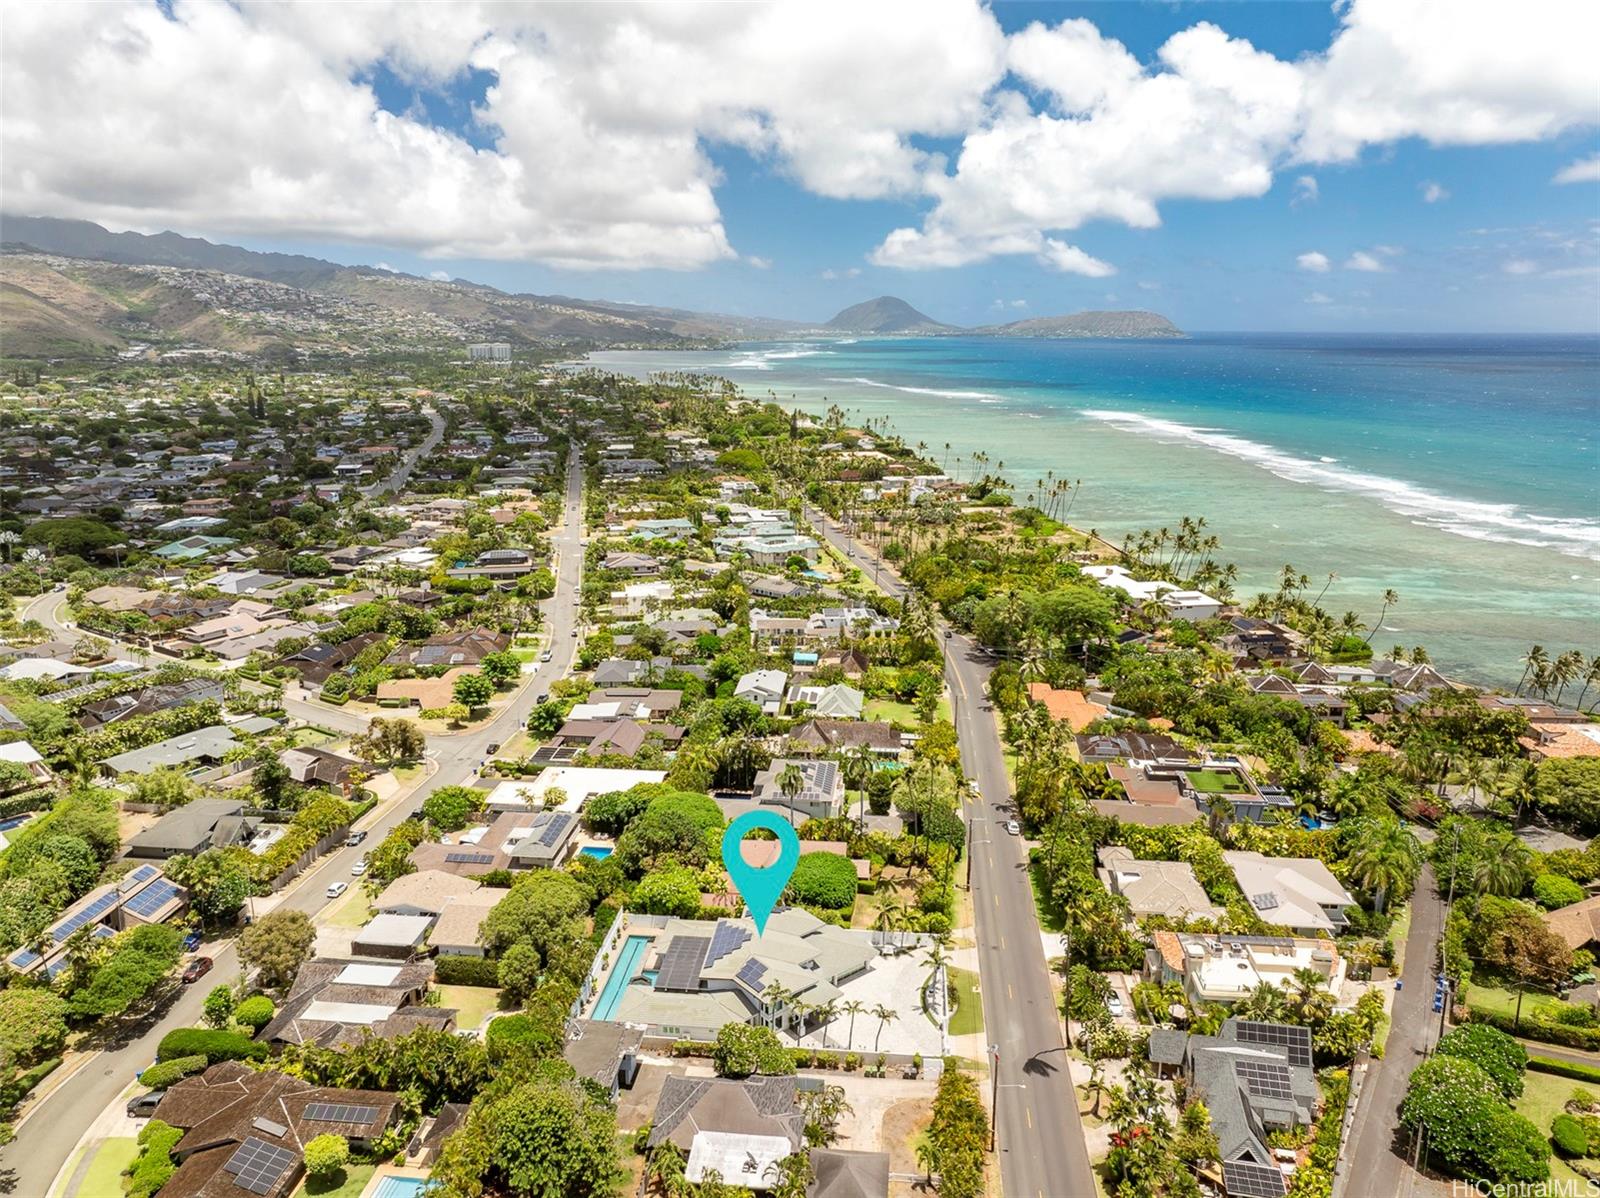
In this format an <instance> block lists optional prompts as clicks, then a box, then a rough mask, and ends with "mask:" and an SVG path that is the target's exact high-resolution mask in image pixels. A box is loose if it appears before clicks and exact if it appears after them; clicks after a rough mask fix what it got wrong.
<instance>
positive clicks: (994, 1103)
mask: <svg viewBox="0 0 1600 1198" xmlns="http://www.w3.org/2000/svg"><path fill="white" fill-rule="evenodd" d="M989 1059H990V1061H991V1065H990V1069H989V1082H990V1087H989V1110H990V1112H991V1117H990V1119H989V1151H990V1152H993V1151H994V1148H995V1145H996V1144H997V1143H998V1142H999V1139H1000V1046H999V1045H998V1044H991V1045H989Z"/></svg>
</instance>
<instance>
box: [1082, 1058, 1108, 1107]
mask: <svg viewBox="0 0 1600 1198" xmlns="http://www.w3.org/2000/svg"><path fill="white" fill-rule="evenodd" d="M1084 1088H1085V1089H1086V1090H1088V1091H1090V1092H1091V1093H1092V1094H1093V1095H1094V1108H1093V1109H1092V1110H1091V1111H1090V1112H1089V1113H1090V1114H1092V1115H1093V1116H1094V1117H1095V1118H1096V1119H1098V1118H1100V1097H1101V1095H1103V1094H1104V1093H1105V1092H1106V1063H1105V1061H1103V1060H1101V1059H1100V1058H1099V1057H1095V1058H1094V1059H1093V1060H1092V1061H1090V1062H1089V1084H1088V1085H1087V1086H1085V1087H1084Z"/></svg>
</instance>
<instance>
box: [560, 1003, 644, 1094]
mask: <svg viewBox="0 0 1600 1198" xmlns="http://www.w3.org/2000/svg"><path fill="white" fill-rule="evenodd" d="M577 1027H578V1038H577V1039H575V1040H573V1039H568V1040H567V1041H566V1043H565V1044H563V1045H562V1048H561V1055H562V1056H563V1057H564V1058H566V1062H567V1064H569V1065H571V1066H572V1068H573V1071H574V1072H575V1073H577V1075H578V1078H579V1079H580V1080H582V1079H583V1078H588V1079H589V1080H590V1081H592V1082H594V1083H595V1085H597V1086H600V1087H601V1088H602V1089H604V1090H605V1091H606V1092H607V1093H609V1094H610V1095H611V1099H612V1101H613V1102H615V1101H616V1097H617V1091H618V1090H620V1089H625V1088H631V1087H632V1086H633V1079H634V1078H635V1077H636V1076H638V1073H639V1051H640V1045H641V1044H642V1043H643V1042H644V1032H643V1030H642V1029H640V1028H636V1027H628V1026H627V1025H626V1024H622V1023H610V1022H607V1021H605V1020H600V1019H584V1020H579V1021H578V1024H577Z"/></svg>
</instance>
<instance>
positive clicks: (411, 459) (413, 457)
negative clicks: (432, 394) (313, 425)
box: [361, 408, 444, 499]
mask: <svg viewBox="0 0 1600 1198" xmlns="http://www.w3.org/2000/svg"><path fill="white" fill-rule="evenodd" d="M422 414H423V415H424V416H426V417H427V418H428V420H429V422H430V423H431V424H432V425H433V427H432V428H431V429H429V430H428V435H427V436H426V437H425V438H423V440H422V443H421V444H420V445H418V446H417V447H416V448H415V449H412V450H410V451H409V452H407V453H406V454H405V456H404V457H402V458H401V459H400V462H399V464H398V465H397V466H396V467H395V468H394V469H393V470H391V471H390V472H389V477H388V478H386V479H384V480H383V481H382V482H380V483H373V484H372V485H371V486H370V487H362V488H361V493H362V494H363V495H365V496H366V497H367V498H368V499H376V498H378V497H379V496H380V495H393V494H394V493H395V492H396V491H398V490H399V489H400V488H401V487H403V486H405V485H406V483H407V482H409V481H410V479H411V472H412V471H413V470H415V469H416V468H417V463H418V462H420V461H421V460H422V459H423V458H425V457H427V456H428V455H429V454H430V453H432V452H433V451H434V449H435V448H436V447H437V446H438V444H439V442H440V441H441V440H443V439H444V417H443V416H441V415H439V413H438V412H435V411H434V410H433V409H432V408H423V409H422Z"/></svg>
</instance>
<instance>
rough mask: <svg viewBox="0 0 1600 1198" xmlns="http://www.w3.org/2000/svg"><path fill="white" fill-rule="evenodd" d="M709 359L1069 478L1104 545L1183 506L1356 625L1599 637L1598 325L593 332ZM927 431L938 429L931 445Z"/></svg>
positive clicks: (723, 368)
mask: <svg viewBox="0 0 1600 1198" xmlns="http://www.w3.org/2000/svg"><path fill="white" fill-rule="evenodd" d="M592 360H593V362H594V363H595V364H596V365H599V366H602V367H605V368H609V369H614V370H620V371H624V372H629V373H634V374H639V375H644V374H648V373H651V372H654V371H700V372H706V373H716V374H723V375H725V376H727V377H728V378H731V379H733V380H734V381H735V382H736V383H739V384H740V385H741V386H743V387H745V388H746V390H747V391H749V392H750V393H751V394H753V395H757V396H764V395H765V394H766V393H767V392H768V391H771V392H773V393H774V394H775V395H776V396H777V398H778V400H779V401H780V402H784V403H791V402H792V403H794V404H796V405H798V406H801V407H804V408H806V409H808V410H811V411H817V412H820V411H822V410H823V409H825V408H826V407H827V406H829V405H830V404H837V405H839V406H840V407H843V408H845V409H846V411H847V412H849V413H850V415H851V418H852V419H853V420H858V421H859V420H865V419H868V418H871V419H880V418H886V419H887V420H888V421H889V422H890V423H891V425H892V426H893V427H894V428H895V429H896V430H897V431H899V432H900V433H901V434H902V435H904V436H905V437H906V438H907V439H908V440H909V441H911V443H912V444H917V443H919V442H920V443H922V444H923V445H924V447H925V450H924V452H925V453H926V454H927V455H928V456H929V457H931V458H932V459H934V460H935V461H937V462H939V463H941V464H942V465H943V466H944V468H945V469H947V470H949V472H950V473H952V474H956V475H958V476H960V477H968V476H970V475H971V474H972V473H973V472H974V470H975V469H982V468H983V467H981V466H976V467H975V466H974V464H973V462H972V454H973V452H974V451H982V452H984V453H986V454H987V455H988V457H989V463H988V467H987V468H988V469H991V470H993V469H995V468H997V464H999V463H1004V467H1005V473H1006V475H1007V476H1008V477H1009V478H1010V479H1011V480H1012V481H1013V482H1014V483H1016V484H1017V491H1018V494H1019V496H1020V497H1022V498H1024V499H1025V498H1026V497H1027V495H1028V493H1029V492H1030V491H1033V490H1038V491H1042V490H1043V481H1044V480H1045V479H1046V476H1047V472H1048V473H1049V474H1053V476H1054V477H1055V478H1066V479H1081V480H1082V486H1081V487H1080V488H1079V489H1078V492H1077V495H1076V498H1075V499H1074V501H1073V506H1072V508H1071V511H1070V514H1069V518H1070V519H1071V521H1072V522H1073V523H1074V524H1077V525H1079V526H1080V527H1086V528H1093V529H1095V530H1097V531H1098V532H1100V533H1101V534H1102V535H1104V536H1106V537H1108V538H1109V539H1111V540H1113V541H1120V539H1121V538H1122V537H1123V536H1124V535H1125V534H1127V533H1129V532H1132V531H1135V530H1138V529H1141V528H1160V527H1167V526H1172V525H1176V524H1177V522H1178V520H1179V519H1180V518H1181V517H1183V516H1186V515H1187V516H1203V517H1205V518H1206V520H1207V524H1208V529H1209V531H1210V532H1212V533H1214V534H1216V535H1217V536H1219V537H1220V538H1221V540H1222V551H1221V553H1222V557H1223V558H1224V560H1231V561H1233V562H1235V563H1236V564H1237V565H1238V566H1239V569H1240V582H1239V585H1238V586H1237V588H1236V591H1237V593H1238V595H1239V596H1240V597H1241V598H1248V597H1249V596H1250V595H1252V594H1254V593H1256V592H1258V591H1262V590H1267V589H1271V588H1273V587H1275V585H1276V582H1275V580H1276V576H1277V574H1278V572H1279V570H1280V569H1281V568H1282V566H1283V565H1284V564H1285V563H1291V564H1293V565H1294V567H1295V568H1296V570H1297V571H1299V572H1301V573H1304V574H1308V575H1310V576H1311V577H1312V579H1313V580H1314V583H1313V590H1314V591H1315V590H1320V589H1321V588H1322V584H1323V581H1324V580H1325V578H1326V575H1327V574H1328V573H1329V572H1330V571H1332V572H1334V573H1336V574H1337V575H1338V578H1337V580H1336V581H1335V582H1334V583H1333V584H1332V585H1331V586H1330V587H1329V588H1328V591H1327V594H1326V596H1325V598H1324V599H1323V601H1322V602H1323V606H1324V607H1326V608H1327V609H1328V610H1329V611H1331V612H1332V613H1333V614H1334V616H1335V618H1337V617H1338V616H1339V615H1340V614H1342V613H1343V612H1344V611H1346V610H1350V611H1354V612H1356V613H1357V615H1358V616H1360V617H1361V618H1362V620H1363V621H1364V622H1366V623H1369V624H1370V623H1371V622H1372V621H1373V620H1375V619H1376V617H1377V616H1378V613H1379V609H1380V605H1381V601H1380V596H1381V595H1382V593H1383V591H1384V590H1385V589H1386V588H1393V589H1394V590H1396V591H1398V592H1399V594H1400V598H1401V602H1400V605H1399V606H1398V607H1397V608H1396V609H1395V610H1394V611H1392V612H1390V613H1389V615H1388V617H1387V619H1386V620H1385V622H1384V627H1383V628H1382V629H1381V630H1380V631H1378V632H1377V633H1376V634H1375V635H1374V637H1373V642H1372V643H1373V645H1374V647H1375V648H1377V649H1379V650H1380V651H1386V650H1387V649H1388V648H1389V647H1390V646H1391V645H1394V644H1397V643H1398V644H1402V645H1405V646H1408V647H1409V646H1412V645H1417V644H1422V645H1426V646H1427V647H1428V649H1429V651H1430V653H1431V655H1432V657H1433V660H1434V661H1435V662H1437V663H1439V664H1440V665H1441V666H1443V667H1444V668H1445V669H1447V670H1450V671H1453V672H1455V673H1456V674H1457V675H1459V676H1461V677H1464V678H1467V679H1470V680H1476V681H1484V682H1500V683H1505V682H1514V681H1516V679H1517V677H1518V675H1519V674H1520V673H1521V667H1520V665H1519V664H1518V659H1519V658H1520V657H1521V655H1522V654H1523V653H1525V652H1526V650H1527V648H1528V646H1529V645H1530V644H1533V643H1539V644H1542V645H1544V646H1545V647H1546V649H1548V650H1550V651H1551V653H1552V655H1554V653H1557V652H1560V651H1562V650H1564V649H1568V648H1579V649H1583V650H1585V651H1586V652H1589V653H1594V652H1600V469H1597V464H1600V463H1597V449H1600V445H1597V435H1596V427H1597V418H1600V338H1594V337H1560V338H1557V337H1398V336H1396V337H1377V336H1367V337H1311V336H1270V337H1269V336H1220V335H1219V336H1196V337H1194V338H1192V339H1189V340H1184V341H1171V342H1164V341H1002V340H994V339H980V338H960V337H953V338H900V339H881V340H875V339H864V340H854V341H853V340H849V339H844V340H833V341H808V342H788V343H783V344H777V343H750V344H746V345H742V346H740V347H738V348H737V349H734V350H729V351H707V352H694V353H667V352H655V353H650V352H628V351H617V352H610V353H602V354H596V355H594V356H593V358H592ZM947 444H948V446H949V448H948V449H946V446H947Z"/></svg>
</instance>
